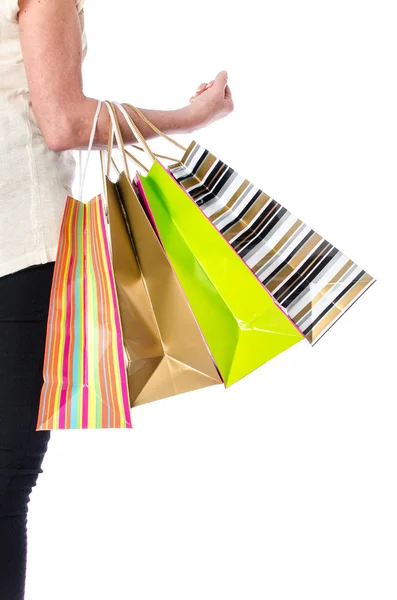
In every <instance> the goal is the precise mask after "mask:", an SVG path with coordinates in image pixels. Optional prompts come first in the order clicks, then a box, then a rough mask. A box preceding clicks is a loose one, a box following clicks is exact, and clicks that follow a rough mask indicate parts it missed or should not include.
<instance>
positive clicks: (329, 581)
mask: <svg viewBox="0 0 397 600" xmlns="http://www.w3.org/2000/svg"><path fill="white" fill-rule="evenodd" d="M394 8H395V5H394V3H393V2H387V1H382V0H381V1H378V2H377V3H376V4H375V3H374V2H372V3H370V2H365V1H364V2H363V1H361V2H359V1H358V0H343V1H341V0H335V1H334V2H332V3H325V2H315V1H314V0H312V1H310V0H301V1H300V2H292V1H291V0H289V1H287V0H284V1H283V0H281V1H280V0H279V1H278V2H267V1H266V2H260V3H259V2H257V1H254V0H245V1H244V2H239V3H238V4H236V5H234V4H233V3H231V2H224V1H223V0H222V1H220V0H217V1H215V0H211V1H210V0H200V2H186V0H174V1H173V2H172V3H166V2H162V1H160V0H152V1H151V2H150V3H144V2H141V3H137V2H129V1H128V2H127V0H112V2H109V1H106V2H105V0H95V1H94V0H87V2H86V11H85V12H86V28H87V37H88V47H89V50H88V54H87V58H86V61H85V64H84V81H85V93H86V94H87V95H90V96H93V97H98V98H102V99H105V98H107V99H111V100H118V101H120V102H124V101H125V102H131V103H133V104H136V105H138V106H142V107H146V108H160V109H167V108H177V107H180V106H182V105H184V104H186V103H187V101H188V98H189V97H190V96H191V95H192V94H193V93H194V91H195V89H196V87H197V85H198V84H199V83H201V82H202V81H208V80H210V79H212V78H213V77H214V75H215V74H216V73H217V71H219V70H221V69H227V70H228V71H229V78H230V85H231V88H232V91H233V93H234V99H235V106H236V108H235V112H234V113H233V114H232V115H231V116H230V117H228V118H227V119H224V120H222V121H220V122H218V123H216V124H215V125H213V126H211V127H208V128H206V129H205V130H202V131H200V132H199V133H197V135H196V136H195V137H196V138H197V139H198V140H199V141H200V142H202V143H203V144H204V145H205V146H207V147H208V148H209V149H210V150H211V151H212V152H214V153H215V154H217V155H218V156H219V157H220V158H222V159H223V160H225V161H226V162H228V163H229V164H230V165H231V166H232V167H234V168H236V169H237V170H238V171H239V172H240V173H242V174H244V175H245V176H246V177H247V178H249V179H251V180H252V181H254V182H255V183H256V184H258V185H259V186H260V187H262V189H263V190H264V191H266V192H267V193H268V194H270V195H272V196H273V197H275V198H276V200H278V201H279V202H281V203H282V204H284V205H285V206H286V207H287V208H288V209H289V210H291V211H292V212H294V213H295V214H297V215H298V216H299V217H300V218H301V219H303V220H304V221H306V222H307V223H308V224H309V225H311V226H312V227H313V228H315V229H316V230H317V231H318V232H319V233H321V234H322V235H323V236H325V237H326V238H328V239H329V240H330V241H331V242H332V243H334V244H335V245H336V246H338V247H339V248H340V249H341V250H342V251H343V252H345V253H346V254H347V255H348V256H349V257H351V258H352V259H353V260H355V261H356V262H357V263H358V264H359V265H360V266H362V267H363V268H365V269H366V270H367V271H368V272H369V273H371V274H372V275H374V276H375V277H376V278H377V280H378V281H377V283H376V284H375V285H374V286H373V287H372V288H371V289H370V290H369V291H368V292H367V293H366V294H365V295H364V296H363V297H362V298H361V299H360V300H359V301H358V302H357V303H356V305H355V306H354V307H353V308H352V309H351V310H350V311H349V312H348V313H347V314H346V315H345V316H344V317H343V318H342V319H341V320H340V321H339V322H338V323H337V325H335V326H334V327H333V328H332V329H331V330H330V331H329V332H328V333H327V334H326V336H325V337H324V338H323V339H322V340H321V341H320V342H319V343H318V344H317V346H316V347H315V348H313V349H312V348H310V346H309V344H307V343H305V342H301V343H300V344H298V345H296V346H295V347H294V348H292V349H290V350H289V351H288V352H286V353H284V354H282V355H280V356H279V357H278V358H276V359H275V360H273V361H271V362H270V363H268V364H267V365H265V366H263V367H262V368H261V369H259V370H257V371H256V372H255V373H253V374H252V375H250V376H249V377H247V378H245V379H244V380H242V381H240V382H239V383H237V384H236V385H234V386H232V387H231V388H230V389H229V390H227V391H225V390H223V389H222V388H221V386H218V387H215V388H210V389H206V390H204V391H198V392H195V393H190V394H186V395H184V396H178V397H176V398H171V399H167V400H161V401H158V402H154V403H151V404H149V405H145V406H140V407H137V408H135V409H133V410H132V419H133V423H134V428H133V429H132V430H122V431H85V432H82V431H66V432H53V433H52V438H51V441H50V446H49V449H48V453H47V455H46V457H45V460H44V463H43V469H44V472H43V474H42V475H41V476H40V478H39V484H38V486H37V487H36V488H35V489H34V491H33V493H32V499H31V503H30V516H29V559H28V576H27V600H39V599H40V600H69V599H70V598H73V599H74V600H85V599H87V598H90V599H91V598H95V600H105V599H106V600H108V599H117V600H126V599H132V600H163V599H165V598H168V597H169V598H172V599H173V600H196V599H197V600H204V599H205V600H223V599H225V600H226V599H227V600H259V599H260V600H262V599H263V600H265V599H266V600H299V599H303V600H319V599H321V600H328V599H332V600H335V599H338V600H353V599H354V600H355V599H359V600H380V599H381V600H396V598H397V573H396V561H397V509H396V507H397V486H396V457H397V454H396V451H397V435H396V417H397V409H396V391H395V390H396V385H395V368H396V367H395V365H396V350H395V346H396V339H397V337H396V336H397V331H396V326H395V321H396V318H395V314H396V286H395V278H396V256H395V241H394V242H393V239H394V240H395V237H396V181H395V178H396V158H397V157H396V136H397V121H396V106H397V95H396V87H395V86H396V60H395V58H396V51H397V48H396V42H395V29H396V14H395V11H394ZM393 13H394V14H393ZM181 141H182V138H181ZM183 141H185V142H186V143H187V142H188V141H189V138H188V137H186V138H183ZM90 177H91V179H90V180H89V182H88V183H89V186H91V187H92V191H93V194H95V193H98V191H100V187H99V186H100V185H101V179H100V172H99V159H98V156H97V155H95V154H94V155H93V156H92V164H91V170H90ZM94 188H95V189H94ZM392 242H393V243H392Z"/></svg>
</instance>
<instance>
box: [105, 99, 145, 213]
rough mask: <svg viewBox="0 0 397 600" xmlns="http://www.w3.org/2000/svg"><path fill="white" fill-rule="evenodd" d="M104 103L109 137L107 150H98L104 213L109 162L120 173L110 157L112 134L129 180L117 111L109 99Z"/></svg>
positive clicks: (136, 161) (136, 160)
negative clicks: (106, 111)
mask: <svg viewBox="0 0 397 600" xmlns="http://www.w3.org/2000/svg"><path fill="white" fill-rule="evenodd" d="M104 103H105V105H106V108H107V109H108V112H109V117H110V118H109V138H108V147H107V150H101V151H100V159H101V171H102V180H103V192H104V199H105V212H106V215H107V213H108V210H107V204H108V199H107V194H106V190H107V188H106V177H108V178H109V175H110V165H111V163H112V164H113V166H114V167H115V169H116V171H117V173H118V174H119V175H120V171H119V169H118V167H117V164H116V163H115V161H114V159H113V157H112V150H113V139H114V135H115V134H116V142H117V146H118V149H119V151H120V153H121V155H122V157H123V163H124V169H125V173H126V175H127V177H128V180H130V172H129V168H128V162H127V150H126V149H125V146H124V141H123V136H122V133H121V129H120V124H119V121H118V118H117V113H116V110H115V108H114V106H113V103H112V102H110V101H109V100H104ZM105 153H107V160H106V168H105ZM128 156H129V157H130V158H131V160H133V161H134V163H135V164H137V165H138V166H139V167H141V168H142V169H143V170H144V171H146V172H147V171H148V169H147V168H146V167H145V165H144V164H142V163H141V162H140V161H139V160H138V159H137V158H136V157H135V156H134V155H133V154H131V153H130V152H128Z"/></svg>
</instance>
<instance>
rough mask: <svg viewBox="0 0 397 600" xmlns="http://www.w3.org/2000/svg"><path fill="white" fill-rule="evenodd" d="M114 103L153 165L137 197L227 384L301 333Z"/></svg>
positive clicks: (141, 180) (142, 178)
mask: <svg viewBox="0 0 397 600" xmlns="http://www.w3.org/2000/svg"><path fill="white" fill-rule="evenodd" d="M114 104H116V105H117V106H118V107H119V108H120V110H122V112H123V114H124V116H125V118H126V119H127V121H128V122H129V125H130V127H131V129H133V131H134V133H135V135H136V137H137V138H138V139H140V141H141V143H142V145H143V146H144V148H145V150H146V152H147V153H148V155H149V156H150V158H151V159H152V161H153V162H152V166H151V168H150V170H149V172H148V174H147V175H146V176H144V175H137V176H136V178H135V183H136V185H137V190H138V193H139V196H140V199H141V201H142V204H143V205H144V206H145V208H146V210H147V213H148V215H149V217H150V218H151V219H152V223H153V225H154V227H155V229H156V230H157V233H158V235H159V238H160V240H161V242H162V244H163V246H164V249H165V251H166V253H167V255H168V257H169V259H170V262H171V264H172V266H173V268H174V270H175V272H176V274H177V277H178V279H179V281H180V283H181V285H182V288H183V290H184V292H185V294H186V297H187V299H188V301H189V304H190V306H191V308H192V311H193V313H194V315H195V317H196V319H197V322H198V324H199V326H200V328H201V331H202V333H203V335H204V338H205V340H206V342H207V344H208V347H209V349H210V351H211V353H212V356H213V357H214V360H215V362H216V365H217V367H218V369H219V371H220V373H221V375H222V378H223V380H224V382H225V385H226V386H229V385H231V384H232V383H235V382H236V381H238V380H239V379H241V378H242V377H244V376H245V375H247V374H248V373H250V372H252V371H253V370H254V369H257V368H258V367H260V366H261V365H263V364H264V363H265V362H267V361H268V360H270V359H272V358H274V357H275V356H277V355H278V354H280V353H281V352H283V351H284V350H286V349H287V348H290V347H291V346H293V345H294V344H296V343H297V342H299V341H300V340H302V339H303V335H302V333H301V332H300V331H299V330H298V329H297V327H296V326H295V324H294V323H293V322H292V321H291V319H290V318H289V317H288V316H287V315H286V314H285V313H284V312H283V310H282V309H281V308H280V307H279V306H278V305H277V304H276V303H275V301H274V300H273V298H272V297H271V296H270V294H269V293H268V292H267V291H266V289H265V288H264V287H263V285H262V284H261V283H260V281H259V280H258V279H257V278H256V276H255V275H254V274H253V273H252V271H251V270H250V269H249V268H248V267H247V265H246V264H245V263H244V262H243V260H242V259H241V258H240V257H239V256H238V254H237V253H236V252H235V251H234V250H233V248H232V247H231V246H230V244H229V243H228V242H227V241H226V240H225V239H224V238H223V237H222V235H221V234H220V233H219V232H218V231H217V229H216V228H215V226H214V225H213V224H212V223H211V222H210V220H209V219H208V218H207V217H206V216H205V215H204V213H202V211H201V210H200V208H199V207H198V206H197V205H196V204H195V203H194V202H193V200H192V199H191V198H190V197H189V196H188V194H187V193H186V192H185V190H184V189H183V188H182V187H181V186H180V185H179V184H178V183H177V181H176V180H175V179H174V178H173V177H172V175H170V173H169V172H168V171H167V170H166V169H165V168H164V167H163V166H162V165H161V164H160V163H159V162H158V161H157V160H156V158H155V156H154V154H153V153H152V152H151V150H150V148H149V147H148V146H147V143H146V142H145V140H144V139H143V137H142V136H141V134H140V132H139V130H137V128H136V125H135V123H133V122H132V120H131V119H130V118H129V115H128V113H127V112H126V111H125V110H123V107H122V106H121V105H120V104H118V103H114Z"/></svg>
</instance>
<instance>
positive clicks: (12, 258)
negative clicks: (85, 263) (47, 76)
mask: <svg viewBox="0 0 397 600" xmlns="http://www.w3.org/2000/svg"><path fill="white" fill-rule="evenodd" d="M83 4H84V0H76V9H77V11H78V14H79V19H80V25H81V29H82V46H83V59H84V57H85V55H86V53H87V42H86V34H85V28H84V9H83ZM18 11H19V6H18V0H0V276H2V275H7V274H9V273H13V272H15V271H17V270H19V269H23V268H25V267H29V266H32V265H35V264H40V263H46V262H49V261H53V260H55V258H56V250H57V245H58V234H59V228H60V224H61V220H62V214H63V208H64V205H65V200H66V196H67V194H72V184H73V180H74V177H75V171H76V161H75V156H74V152H73V151H71V150H67V151H63V152H55V151H53V150H50V149H49V148H48V146H47V144H46V142H45V140H44V138H43V135H42V133H41V130H40V129H39V126H38V123H37V120H36V117H35V115H34V113H33V109H32V105H31V102H30V94H29V89H28V83H27V79H26V71H25V66H24V62H23V55H22V50H21V45H20V37H19V25H18V20H17V19H18Z"/></svg>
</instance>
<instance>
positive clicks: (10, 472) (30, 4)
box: [0, 0, 233, 600]
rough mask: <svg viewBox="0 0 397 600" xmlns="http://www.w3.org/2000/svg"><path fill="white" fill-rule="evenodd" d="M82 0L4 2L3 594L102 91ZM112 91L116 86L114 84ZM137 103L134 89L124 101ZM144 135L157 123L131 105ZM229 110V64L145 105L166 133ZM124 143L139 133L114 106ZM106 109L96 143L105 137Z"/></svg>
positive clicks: (18, 575) (20, 556)
mask: <svg viewBox="0 0 397 600" xmlns="http://www.w3.org/2000/svg"><path fill="white" fill-rule="evenodd" d="M83 1H84V0H52V1H50V0H48V1H46V2H42V1H40V0H19V3H18V0H0V35H1V36H2V39H1V53H0V134H1V140H2V143H1V147H0V598H2V599H4V600H20V599H21V598H23V597H24V584H25V572H26V549H27V539H26V523H27V508H28V502H29V496H30V493H31V490H32V487H33V486H34V485H35V484H36V481H37V477H38V474H39V473H41V472H42V469H41V464H42V460H43V457H44V454H45V452H46V449H47V444H48V441H49V436H50V432H49V431H36V429H35V428H36V418H37V411H38V406H39V397H40V391H41V386H42V367H43V357H44V343H45V333H46V321H47V311H48V303H49V294H50V288H51V281H52V274H53V266H54V260H55V256H56V249H57V240H58V232H59V227H60V223H61V218H62V212H63V207H64V202H65V198H66V195H67V194H68V193H70V194H71V193H72V191H71V185H72V182H73V179H74V175H75V159H74V155H73V154H72V152H71V151H72V150H73V149H86V148H87V146H88V142H89V136H90V132H91V127H92V123H93V119H94V115H95V112H96V108H97V104H98V100H97V99H96V98H89V97H86V96H85V95H84V94H83V90H82V74H81V71H82V68H81V67H82V60H83V59H84V57H85V54H86V51H87V47H86V37H85V31H84V12H83V6H82V4H83ZM109 95H110V96H111V94H109ZM128 100H129V101H130V102H132V103H133V100H134V99H133V98H129V99H128ZM124 108H125V109H126V110H127V112H128V113H129V114H130V115H131V116H132V117H133V119H135V120H136V122H137V125H138V127H139V128H140V130H141V131H142V133H143V135H144V136H145V137H147V138H150V137H153V136H154V134H153V131H152V130H151V129H150V128H148V126H147V125H146V123H145V122H144V121H143V120H142V119H139V118H137V116H136V114H135V113H132V110H131V109H130V108H129V107H128V106H126V105H124ZM232 109H233V103H232V98H231V93H230V89H229V87H228V85H227V73H226V72H225V71H222V72H220V73H219V74H218V75H217V76H216V78H215V79H214V80H213V81H211V82H210V83H209V84H204V83H203V84H201V85H200V86H199V88H198V90H197V92H196V94H195V95H194V96H193V97H192V98H190V102H189V103H187V105H186V106H184V107H183V108H180V109H177V110H171V111H161V110H145V109H141V110H142V112H143V113H144V114H145V115H146V116H147V117H149V119H150V120H151V121H152V122H153V123H154V124H155V125H157V127H158V128H159V129H160V130H162V131H164V132H168V133H185V132H192V131H194V130H196V129H198V128H200V127H203V126H205V125H208V124H209V123H210V122H212V121H214V120H216V119H219V118H221V117H224V116H225V115H227V114H228V113H230V112H231V111H232ZM117 113H118V117H119V120H120V125H121V131H122V134H123V138H124V140H125V143H126V144H131V143H133V142H134V141H136V140H135V138H134V137H133V135H132V132H131V130H130V128H129V127H128V125H127V123H126V121H125V119H124V117H123V115H122V113H121V111H119V110H118V109H117ZM108 127H109V113H108V111H107V110H101V113H100V116H99V121H98V125H97V129H96V134H95V138H94V145H93V148H94V149H103V148H106V147H107V141H108Z"/></svg>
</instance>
